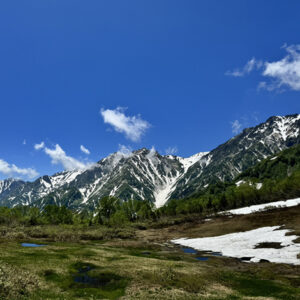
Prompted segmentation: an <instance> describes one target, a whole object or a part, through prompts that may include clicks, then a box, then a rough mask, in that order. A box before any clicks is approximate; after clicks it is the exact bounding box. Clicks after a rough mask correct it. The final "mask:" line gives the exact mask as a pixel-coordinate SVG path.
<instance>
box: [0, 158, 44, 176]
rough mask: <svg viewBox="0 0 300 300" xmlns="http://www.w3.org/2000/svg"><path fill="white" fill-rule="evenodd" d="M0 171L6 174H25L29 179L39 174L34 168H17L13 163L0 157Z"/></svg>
mask: <svg viewBox="0 0 300 300" xmlns="http://www.w3.org/2000/svg"><path fill="white" fill-rule="evenodd" d="M0 172H1V173H3V174H4V175H7V176H15V175H17V176H25V177H28V178H30V179H32V178H34V177H36V176H38V175H39V173H38V172H37V171H36V170H35V169H32V168H19V167H17V166H16V165H15V164H9V163H8V162H6V161H5V160H3V159H0Z"/></svg>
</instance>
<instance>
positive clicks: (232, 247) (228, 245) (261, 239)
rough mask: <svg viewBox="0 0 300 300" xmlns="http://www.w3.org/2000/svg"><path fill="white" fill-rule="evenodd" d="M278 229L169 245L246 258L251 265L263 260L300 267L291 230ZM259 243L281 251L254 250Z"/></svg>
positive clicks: (299, 245) (232, 234) (173, 241)
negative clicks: (272, 246)
mask: <svg viewBox="0 0 300 300" xmlns="http://www.w3.org/2000/svg"><path fill="white" fill-rule="evenodd" d="M279 228H280V226H272V227H262V228H258V229H254V230H250V231H245V232H238V233H230V234H226V235H221V236H215V237H206V238H196V239H186V238H182V239H177V240H172V241H171V242H172V243H175V244H180V245H182V246H185V247H191V248H194V249H196V250H200V251H214V252H220V253H222V255H224V256H229V257H237V258H242V257H249V258H250V259H249V261H251V262H259V261H260V260H261V259H264V260H268V261H270V262H275V263H287V264H294V265H300V260H299V259H298V258H297V255H298V254H299V253H300V244H297V243H294V242H293V240H295V239H296V238H297V236H296V235H286V233H288V232H291V230H288V229H279ZM261 243H280V245H281V246H282V248H280V249H275V248H255V247H256V246H257V245H258V244H261Z"/></svg>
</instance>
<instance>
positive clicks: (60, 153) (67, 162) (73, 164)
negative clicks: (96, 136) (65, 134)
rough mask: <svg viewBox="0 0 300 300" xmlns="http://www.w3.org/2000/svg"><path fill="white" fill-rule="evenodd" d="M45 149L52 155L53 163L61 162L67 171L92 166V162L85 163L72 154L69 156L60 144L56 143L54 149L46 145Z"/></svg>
mask: <svg viewBox="0 0 300 300" xmlns="http://www.w3.org/2000/svg"><path fill="white" fill-rule="evenodd" d="M44 151H45V153H46V154H48V155H49V156H50V157H51V159H52V161H51V162H52V164H56V165H57V164H60V165H62V166H63V168H64V169H65V170H67V171H71V170H78V169H85V168H87V167H89V166H90V164H85V163H83V162H81V161H79V160H77V159H75V158H73V157H71V156H68V155H67V154H66V152H65V151H64V150H63V149H62V148H61V147H60V146H59V145H58V144H56V145H55V148H54V149H49V148H47V147H45V149H44Z"/></svg>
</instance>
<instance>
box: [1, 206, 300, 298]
mask: <svg viewBox="0 0 300 300" xmlns="http://www.w3.org/2000/svg"><path fill="white" fill-rule="evenodd" d="M262 215H263V218H262V217H261V216H260V215H256V216H252V217H247V216H244V217H233V218H232V219H229V218H228V219H225V218H224V217H222V218H216V219H215V220H214V221H211V222H208V223H202V222H199V223H182V224H176V225H172V226H171V227H165V228H157V229H155V228H148V229H144V228H143V230H139V229H133V228H129V229H128V228H123V229H118V230H117V229H112V228H103V227H101V226H99V227H97V228H96V227H94V228H81V227H80V228H77V227H76V226H75V227H73V228H72V226H63V227H61V226H57V228H55V227H53V226H51V227H49V226H46V227H41V226H38V227H37V228H26V229H25V230H24V228H23V227H20V228H17V227H15V228H5V229H4V232H5V235H4V236H2V238H0V300H2V299H5V300H6V299H7V300H40V299H43V300H47V299H49V300H51V299H53V300H54V299H61V300H71V299H72V300H73V299H119V298H121V299H122V300H128V299H163V300H165V299H211V300H213V299H215V300H217V299H218V300H219V299H228V300H229V299H245V298H246V297H252V298H251V299H255V298H258V297H262V298H261V299H263V297H266V298H268V299H270V298H271V299H287V300H288V299H300V289H299V286H300V270H299V267H295V266H291V265H284V264H272V263H261V264H254V263H251V264H250V263H242V262H240V261H239V260H238V259H231V258H225V257H211V258H210V259H209V260H208V261H205V262H200V261H197V260H196V259H195V256H194V255H186V254H184V253H183V252H182V251H181V250H180V248H179V247H176V246H174V245H170V244H167V245H166V244H165V242H166V241H169V240H170V239H172V238H174V237H176V236H191V237H195V236H199V235H218V234H222V233H223V231H228V232H235V231H239V230H241V229H245V230H248V229H251V228H252V227H254V228H255V227H256V226H263V225H267V224H263V223H262V222H268V223H270V224H272V222H273V221H274V220H275V221H274V222H276V224H279V220H282V222H285V223H286V224H289V228H294V229H295V230H298V231H299V230H300V227H299V209H298V210H296V209H295V208H293V209H288V210H287V209H286V210H282V211H281V213H280V214H277V215H276V213H275V212H270V213H264V214H262ZM270 220H271V221H270ZM293 226H294V227H293ZM60 229H61V230H62V232H59V230H60ZM76 230H78V232H76ZM36 232H39V235H40V236H43V238H34V237H33V235H34V234H32V233H36ZM228 232H226V233H228ZM128 233H130V234H128ZM83 234H84V235H83ZM22 235H23V237H22V238H20V236H22ZM24 236H25V238H24ZM87 236H89V237H92V238H91V239H87ZM95 236H97V237H100V236H102V237H103V238H101V239H98V240H97V239H95V238H94V237H95ZM124 236H127V238H126V239H125V238H124ZM62 237H63V238H62ZM70 237H71V238H70ZM82 237H84V238H82ZM21 242H32V243H38V244H46V246H44V247H39V248H25V247H21ZM263 246H268V245H263ZM269 246H270V245H269ZM86 267H90V268H91V269H90V270H88V271H87V272H86V273H84V272H83V273H82V272H80V271H79V270H80V269H82V268H83V270H85V269H84V268H86ZM86 274H88V276H89V277H91V278H92V284H86V283H83V282H75V281H74V279H75V278H76V277H82V276H83V277H84V276H85V275H86ZM79 281H80V280H79Z"/></svg>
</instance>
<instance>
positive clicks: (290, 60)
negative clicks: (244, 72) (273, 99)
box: [260, 45, 300, 91]
mask: <svg viewBox="0 0 300 300" xmlns="http://www.w3.org/2000/svg"><path fill="white" fill-rule="evenodd" d="M283 48H284V49H285V50H286V51H287V55H286V56H285V57H284V58H283V59H281V60H279V61H274V62H266V63H265V69H264V71H263V76H266V77H270V78H271V79H272V81H271V82H270V83H268V82H263V83H261V84H260V87H263V88H266V89H268V90H274V89H277V88H281V87H288V88H290V89H292V90H295V91H300V45H291V46H286V45H285V46H283Z"/></svg>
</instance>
